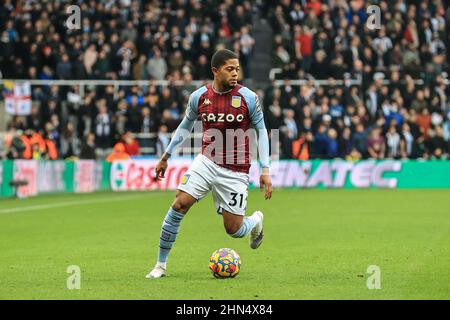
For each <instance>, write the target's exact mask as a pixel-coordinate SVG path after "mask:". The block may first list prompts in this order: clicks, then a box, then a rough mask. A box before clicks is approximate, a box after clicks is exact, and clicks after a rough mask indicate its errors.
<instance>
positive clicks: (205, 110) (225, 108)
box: [146, 50, 272, 279]
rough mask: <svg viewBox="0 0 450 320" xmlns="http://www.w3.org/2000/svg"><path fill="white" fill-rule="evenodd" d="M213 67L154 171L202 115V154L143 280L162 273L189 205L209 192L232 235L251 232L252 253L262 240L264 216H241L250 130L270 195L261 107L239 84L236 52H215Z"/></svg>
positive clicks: (179, 193) (161, 173) (160, 175)
mask: <svg viewBox="0 0 450 320" xmlns="http://www.w3.org/2000/svg"><path fill="white" fill-rule="evenodd" d="M211 68H212V72H213V74H214V81H213V83H212V84H209V85H206V86H203V87H201V88H199V89H197V90H196V91H194V92H193V93H192V94H191V95H190V97H189V102H188V105H187V108H186V113H185V116H184V119H183V121H182V122H181V123H180V125H179V126H178V128H177V130H176V131H175V134H174V136H173V138H172V140H171V142H170V144H169V145H168V147H167V149H166V152H165V153H164V154H163V155H162V157H161V160H160V161H159V163H158V164H157V166H156V169H155V174H156V179H162V178H164V173H165V171H166V169H167V161H168V159H169V158H170V155H171V154H173V152H174V150H175V148H176V147H177V146H179V145H180V144H181V143H182V142H183V141H184V140H185V139H186V138H187V137H188V135H189V134H190V132H191V131H192V128H193V126H194V123H195V121H196V120H197V118H198V117H199V116H200V119H201V121H202V124H203V134H202V136H203V137H202V153H201V154H199V155H197V157H196V158H195V159H194V161H193V163H192V164H191V166H190V168H189V169H188V170H187V172H186V174H185V175H184V176H183V177H182V179H181V182H180V184H179V186H178V190H177V193H176V196H175V200H174V201H173V203H172V206H171V207H170V208H169V211H168V212H167V215H166V217H165V218H164V221H163V224H162V228H161V234H160V239H159V250H158V260H157V263H156V266H155V267H154V268H153V270H152V271H151V272H150V273H149V274H148V275H147V276H146V277H147V278H151V279H155V278H160V277H163V276H165V275H166V269H167V268H166V263H167V258H168V255H169V253H170V250H171V249H172V246H173V244H174V242H175V239H176V237H177V234H178V232H179V228H180V223H181V221H182V220H183V218H184V216H185V215H186V213H187V212H188V211H189V209H190V208H191V206H192V205H193V204H194V203H195V202H197V201H200V200H201V199H202V198H203V197H205V196H206V195H207V194H208V192H209V191H211V192H212V194H213V198H214V204H215V207H216V209H217V213H218V214H221V215H222V217H223V222H224V226H225V230H226V232H227V233H228V234H229V235H230V236H231V237H234V238H242V237H244V236H246V235H248V234H250V247H251V248H253V249H256V248H258V247H259V245H260V244H261V242H262V240H263V213H262V212H261V211H256V212H254V213H253V214H252V215H251V216H245V210H246V207H247V194H248V190H247V189H248V184H249V175H248V173H249V169H250V146H249V140H250V139H249V136H248V135H245V134H246V133H247V132H249V129H250V126H253V127H254V128H255V129H256V131H257V133H258V138H259V139H258V140H259V143H258V144H259V160H260V163H261V166H262V169H261V176H260V188H261V190H262V188H263V186H264V189H265V194H264V197H265V199H266V200H267V199H270V198H271V197H272V182H271V180H270V176H269V139H268V135H267V130H266V127H265V124H264V118H263V112H262V110H261V105H260V103H259V100H258V96H257V95H256V94H255V93H254V92H253V91H251V90H250V89H248V88H246V87H244V86H241V85H240V84H238V82H237V80H238V73H239V68H240V67H239V60H238V57H237V55H236V54H235V53H234V52H232V51H229V50H218V51H217V52H216V53H215V54H214V55H213V57H212V59H211ZM236 140H237V143H236V144H234V142H235V141H236ZM230 145H231V147H230Z"/></svg>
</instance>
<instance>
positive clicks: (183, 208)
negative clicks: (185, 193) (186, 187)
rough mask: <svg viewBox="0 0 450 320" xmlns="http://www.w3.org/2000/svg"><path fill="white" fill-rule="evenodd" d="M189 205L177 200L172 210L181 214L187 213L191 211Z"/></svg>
mask: <svg viewBox="0 0 450 320" xmlns="http://www.w3.org/2000/svg"><path fill="white" fill-rule="evenodd" d="M189 208H190V207H189V205H188V204H187V203H184V202H183V201H180V200H179V199H176V200H175V201H174V202H173V203H172V209H173V210H175V211H176V212H179V213H183V214H185V213H187V212H188V211H189Z"/></svg>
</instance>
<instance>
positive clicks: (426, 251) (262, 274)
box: [0, 190, 450, 300]
mask: <svg viewBox="0 0 450 320" xmlns="http://www.w3.org/2000/svg"><path fill="white" fill-rule="evenodd" d="M173 197H174V192H134V193H107V192H106V193H103V192H102V193H95V194H84V195H70V194H66V195H46V196H41V197H37V198H30V199H26V200H11V199H9V200H5V199H3V200H0V299H258V300H262V299H449V298H450V191H449V190H275V191H274V194H273V198H272V200H269V201H264V199H263V194H262V193H260V192H259V190H254V191H251V192H250V195H249V207H248V212H253V211H254V210H257V209H260V210H262V211H263V212H264V213H265V227H264V229H265V239H264V242H263V244H262V245H261V247H260V248H259V249H257V250H252V249H250V247H249V244H248V238H246V239H233V238H231V237H229V236H228V235H227V234H226V233H225V231H224V228H223V223H222V219H221V217H220V216H218V215H217V214H216V213H215V210H214V206H213V202H212V197H211V196H210V195H209V196H208V197H207V198H205V199H203V200H202V201H200V202H199V203H198V204H196V205H195V206H194V207H193V209H192V210H191V211H190V212H189V213H188V216H187V217H186V218H185V219H184V220H183V222H182V225H181V230H180V234H179V236H178V239H177V242H176V243H175V246H174V249H173V250H172V253H171V256H170V258H169V264H168V273H169V276H168V277H166V278H162V279H158V280H149V279H145V277H144V276H145V275H146V274H147V273H148V272H149V270H150V269H151V267H153V265H154V263H155V259H156V253H157V243H158V239H159V232H160V226H161V223H162V219H163V217H164V215H165V214H166V212H167V209H168V207H169V205H170V204H171V202H172V200H173ZM220 247H231V248H233V249H235V250H236V251H237V252H238V253H239V254H240V255H241V259H242V267H241V272H240V274H239V275H238V276H237V277H236V278H234V279H225V280H218V279H215V278H214V277H213V276H212V274H211V273H210V271H209V269H208V262H209V256H210V254H211V253H212V252H213V251H214V250H215V249H217V248H220ZM70 265H78V266H79V267H80V269H81V289H79V290H69V289H67V286H66V282H67V278H68V277H69V276H70V274H68V273H67V272H66V271H67V267H68V266H70ZM370 265H377V266H379V267H380V270H381V289H379V290H376V289H375V290H369V289H368V288H367V285H366V283H367V280H368V278H369V277H370V274H369V273H367V268H368V267H369V266H370Z"/></svg>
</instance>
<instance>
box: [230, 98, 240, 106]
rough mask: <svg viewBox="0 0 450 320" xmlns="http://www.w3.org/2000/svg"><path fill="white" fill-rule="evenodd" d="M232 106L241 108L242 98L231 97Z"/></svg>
mask: <svg viewBox="0 0 450 320" xmlns="http://www.w3.org/2000/svg"><path fill="white" fill-rule="evenodd" d="M231 106H232V107H233V108H239V107H240V106H241V97H239V96H232V97H231Z"/></svg>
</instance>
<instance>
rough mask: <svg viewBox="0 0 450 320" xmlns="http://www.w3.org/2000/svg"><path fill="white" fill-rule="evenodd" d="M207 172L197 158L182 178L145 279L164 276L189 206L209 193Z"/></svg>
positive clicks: (209, 176) (209, 175)
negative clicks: (153, 265) (156, 253)
mask: <svg viewBox="0 0 450 320" xmlns="http://www.w3.org/2000/svg"><path fill="white" fill-rule="evenodd" d="M209 172H210V171H209V170H207V169H206V168H205V167H204V165H203V163H202V161H201V158H200V157H197V158H195V160H194V162H193V163H192V165H191V167H190V168H189V170H188V171H187V172H186V173H185V174H184V176H183V177H182V179H181V182H180V184H179V185H178V191H177V194H176V197H175V200H174V201H173V203H172V205H171V207H170V208H169V210H168V212H167V214H166V216H165V218H164V221H163V224H162V226H161V233H160V238H159V248H158V260H157V263H156V266H155V268H154V269H153V270H152V271H151V272H150V273H149V274H148V275H147V278H160V277H162V276H164V275H165V274H166V269H167V259H168V256H169V253H170V251H171V249H172V247H173V245H174V243H175V240H176V238H177V235H178V233H179V229H180V224H181V221H182V220H183V218H184V216H185V214H186V213H187V212H188V211H189V209H190V208H191V206H192V205H193V204H194V203H195V202H197V201H199V200H201V199H202V198H203V197H204V196H206V195H207V194H208V192H209V191H210V181H211V179H212V175H211V174H210V173H209Z"/></svg>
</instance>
